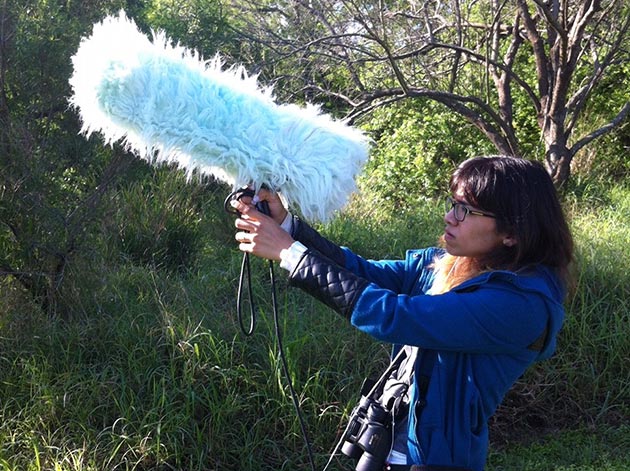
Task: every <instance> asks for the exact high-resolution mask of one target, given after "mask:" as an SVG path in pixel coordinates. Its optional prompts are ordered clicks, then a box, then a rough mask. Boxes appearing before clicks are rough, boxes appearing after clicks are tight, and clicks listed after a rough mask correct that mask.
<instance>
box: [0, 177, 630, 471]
mask: <svg viewBox="0 0 630 471" xmlns="http://www.w3.org/2000/svg"><path fill="white" fill-rule="evenodd" d="M588 203H589V204H588V205H586V204H584V199H580V200H578V199H577V198H576V199H575V200H571V201H570V203H568V207H569V209H570V212H571V215H572V225H573V228H574V231H575V237H576V242H577V246H578V262H579V270H578V274H579V277H578V283H577V287H576V291H575V294H574V295H573V296H572V297H571V298H570V299H569V300H568V302H567V306H568V313H567V320H566V324H565V327H564V329H563V331H562V334H561V338H560V340H559V349H558V353H557V355H556V356H555V357H554V358H553V359H552V360H550V361H548V362H545V363H543V364H541V365H539V366H537V367H536V368H534V369H532V370H531V371H530V372H529V373H528V374H527V375H526V377H525V378H523V379H522V380H521V381H520V382H519V383H518V384H517V385H516V387H515V388H514V390H513V391H512V392H511V393H510V395H509V396H508V398H507V400H506V403H505V404H504V406H503V407H502V408H501V410H500V411H499V413H498V416H497V418H496V419H495V421H494V422H493V424H492V439H493V447H492V451H491V455H490V459H489V465H488V471H499V470H501V471H503V470H516V469H519V470H520V469H523V470H528V471H536V470H554V471H568V470H571V471H591V470H598V471H599V470H603V471H622V470H628V469H630V462H629V458H628V456H630V438H629V437H630V429H628V427H627V425H623V424H624V423H627V419H628V417H629V412H630V410H629V408H628V404H629V403H630V400H629V396H630V390H629V388H630V384H629V382H630V381H629V379H628V378H630V370H629V368H630V367H629V365H630V361H629V360H630V340H629V336H628V335H627V334H628V325H629V322H628V321H629V317H628V316H629V314H628V313H629V312H630V306H629V305H628V303H629V301H628V299H630V292H629V290H630V275H629V274H628V273H627V267H629V266H630V252H629V251H628V250H627V247H628V246H630V240H629V238H630V235H629V232H630V231H628V223H627V221H626V218H625V217H624V215H627V214H628V211H629V210H630V191H628V190H627V189H623V188H613V189H611V190H610V191H608V192H607V193H606V195H605V197H602V199H601V200H598V205H599V206H598V207H597V208H596V209H597V210H593V209H592V203H593V202H592V201H590V200H589V201H588ZM206 210H207V208H206ZM440 218H441V215H440V214H439V209H436V208H434V207H431V206H429V205H428V206H426V207H418V208H417V209H416V210H415V211H414V212H413V213H407V214H404V215H400V214H386V213H383V212H382V211H381V210H377V209H375V208H370V209H366V208H361V207H360V205H359V203H355V205H354V206H353V208H352V210H351V211H349V212H348V213H346V214H344V215H342V216H341V217H339V218H337V219H336V220H335V221H334V222H333V223H331V224H329V225H328V226H326V227H324V228H323V230H324V231H325V232H326V233H327V234H329V235H330V236H331V238H333V239H335V240H339V241H343V242H344V243H345V244H347V245H349V246H351V247H352V248H353V249H355V250H357V251H358V252H360V253H362V254H365V255H367V256H370V257H377V256H380V257H400V256H402V255H403V254H404V250H405V249H406V248H410V247H417V246H422V245H426V244H429V243H431V242H432V241H433V240H435V238H436V237H437V235H438V234H439V231H440V229H441V224H440ZM218 220H219V221H221V218H220V217H219V218H218ZM214 222H216V218H215V219H214ZM426 228H431V231H427V230H426ZM199 230H200V232H201V233H202V232H204V228H200V229H199ZM231 231H232V228H231V227H230V226H229V225H227V224H226V228H225V229H224V231H223V232H221V230H220V229H218V228H217V227H213V228H212V229H211V230H208V233H210V234H212V240H209V241H208V243H207V245H206V246H205V247H203V248H201V249H200V250H199V255H198V261H197V263H196V264H194V266H193V267H191V269H190V270H189V271H187V272H183V271H173V270H165V269H155V268H151V266H150V265H149V266H143V265H138V264H137V261H136V262H135V264H134V262H132V261H131V260H130V259H129V258H122V259H117V258H116V257H115V256H114V254H113V253H110V254H109V255H108V257H107V258H106V259H105V260H102V261H99V262H98V263H95V264H93V265H92V266H91V267H90V268H91V272H90V273H91V274H90V276H86V273H87V272H83V271H81V270H84V269H85V268H80V267H81V266H82V265H80V264H76V265H75V271H76V272H75V273H72V272H69V273H68V275H67V276H68V277H69V279H72V280H75V281H74V283H75V286H76V290H77V292H78V293H79V295H78V296H77V298H76V299H77V300H79V301H77V302H78V303H79V305H78V307H77V309H76V313H75V315H74V316H73V317H72V318H68V319H61V318H48V317H45V316H43V315H42V314H41V312H40V311H39V310H38V308H37V307H36V305H35V304H34V303H32V302H30V301H29V299H28V298H27V297H26V295H25V294H24V293H23V292H22V291H20V290H19V288H18V287H17V286H16V284H15V283H12V282H11V281H10V280H7V279H4V281H2V282H0V283H1V284H0V470H1V471H31V470H54V471H78V470H82V471H88V470H89V471H92V470H94V471H97V470H98V471H103V470H108V471H109V470H199V471H209V470H215V469H225V470H248V471H257V470H296V469H309V466H308V460H307V453H306V448H305V445H304V443H303V440H302V437H301V432H300V426H299V422H298V420H297V417H296V413H295V410H294V408H293V404H292V402H291V398H290V394H289V389H288V384H287V379H286V378H285V377H284V374H283V372H282V369H281V367H280V360H279V357H278V350H277V345H276V337H275V327H274V323H273V319H272V317H271V314H270V302H269V300H270V294H269V289H268V283H267V280H266V265H265V264H262V263H258V262H257V261H254V266H253V271H254V290H255V296H256V305H257V306H258V312H257V314H258V326H257V328H256V331H255V333H254V335H253V336H251V337H245V336H244V335H243V334H242V333H241V332H240V330H239V326H238V322H237V319H236V316H235V293H236V280H237V277H238V271H239V268H240V255H239V254H238V253H236V251H235V250H233V249H232V247H230V246H228V247H227V248H226V247H225V245H227V244H229V243H231V236H230V233H231ZM217 237H218V239H217ZM216 240H219V241H220V242H221V244H223V245H221V246H217V245H216ZM83 266H84V267H85V265H83ZM276 271H277V273H278V278H279V281H278V283H279V287H278V293H279V301H280V302H279V305H280V315H279V319H280V331H281V332H282V335H283V343H284V350H285V352H286V355H287V361H288V364H289V369H290V372H291V380H292V382H293V384H294V386H295V389H296V391H297V393H298V395H299V398H300V405H301V410H302V411H303V415H304V418H305V420H306V426H307V430H308V433H309V436H310V439H311V442H312V448H313V451H314V454H315V460H316V463H317V465H318V467H319V469H321V468H323V466H324V464H325V462H326V460H327V458H328V455H329V453H330V451H331V450H332V448H333V446H334V445H335V442H336V440H337V438H338V434H339V432H340V428H341V427H343V426H344V425H345V419H346V417H347V414H348V412H349V411H350V409H351V408H352V406H353V405H354V403H355V401H356V400H357V394H358V390H359V387H360V384H361V382H362V380H363V378H364V377H365V376H368V375H370V374H377V373H378V372H379V371H380V370H381V369H382V368H383V367H384V365H385V363H386V361H387V354H388V347H387V346H386V345H382V344H379V343H376V342H374V341H372V340H371V339H369V338H368V337H367V336H365V335H364V334H361V333H359V332H357V331H355V330H354V329H352V328H351V327H350V326H349V325H347V323H346V322H345V321H344V320H342V319H341V318H339V317H338V316H336V315H334V314H333V313H331V312H330V311H329V310H328V309H326V308H325V307H323V306H322V305H321V304H319V303H317V302H316V301H314V300H312V299H311V298H309V297H308V296H306V295H303V294H302V293H300V292H298V291H296V290H290V289H287V288H286V283H285V281H284V277H283V276H282V273H280V269H279V268H278V269H277V270H276ZM82 278H85V280H86V282H88V281H89V289H83V290H80V289H79V288H80V283H79V281H81V280H82ZM550 430H553V433H552V432H549V431H550ZM523 437H526V439H523ZM333 469H337V470H341V469H352V468H351V466H350V463H348V462H347V461H344V460H341V461H339V462H337V463H336V464H335V466H334V467H333Z"/></svg>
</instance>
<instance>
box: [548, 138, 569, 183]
mask: <svg viewBox="0 0 630 471" xmlns="http://www.w3.org/2000/svg"><path fill="white" fill-rule="evenodd" d="M571 159H572V155H571V151H570V150H569V149H568V148H567V147H566V145H563V146H561V145H552V146H550V147H549V149H548V150H547V152H546V154H545V167H546V168H547V171H548V172H549V175H551V179H552V180H553V183H554V185H555V186H556V188H562V187H563V186H564V185H565V184H566V183H567V182H568V181H569V177H570V175H571Z"/></svg>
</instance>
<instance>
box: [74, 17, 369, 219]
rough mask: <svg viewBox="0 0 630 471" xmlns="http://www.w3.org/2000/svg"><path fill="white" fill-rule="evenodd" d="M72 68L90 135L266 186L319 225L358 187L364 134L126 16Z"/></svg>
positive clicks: (240, 182)
mask: <svg viewBox="0 0 630 471" xmlns="http://www.w3.org/2000/svg"><path fill="white" fill-rule="evenodd" d="M72 63H73V67H74V71H73V75H72V77H71V79H70V85H71V87H72V91H73V95H72V96H71V97H70V103H71V104H72V105H73V106H74V107H75V108H76V109H77V110H78V112H79V114H80V117H81V119H82V123H83V127H82V133H84V134H86V135H87V136H89V135H90V134H92V133H93V132H98V133H100V134H101V135H102V136H103V138H104V140H105V142H106V143H108V144H112V143H113V142H116V141H119V140H120V141H122V142H123V143H124V145H125V146H126V148H127V149H129V150H131V151H132V152H134V153H135V154H136V155H138V156H140V157H142V158H144V159H147V160H148V161H149V162H151V163H156V162H177V163H178V165H179V166H180V167H182V168H185V169H186V171H187V172H188V173H192V172H193V171H198V172H200V173H202V174H207V175H212V176H214V177H215V178H218V179H219V180H222V181H224V182H227V183H228V184H230V185H232V186H233V188H239V187H242V186H246V185H252V186H254V187H255V188H260V187H261V186H262V185H266V186H267V187H269V188H271V189H272V190H275V191H279V192H280V193H281V195H282V197H283V198H284V200H285V202H286V203H287V204H288V205H289V206H290V207H292V208H293V209H296V210H298V211H299V212H301V214H302V215H303V216H304V217H305V218H306V219H310V220H320V221H325V220H327V219H330V217H331V216H332V214H333V213H334V212H335V211H336V210H338V209H341V208H342V207H343V206H344V205H345V204H346V202H347V200H348V197H349V195H350V194H351V193H352V192H353V191H355V189H356V184H355V178H356V176H357V175H358V174H359V173H360V172H361V171H362V169H363V166H364V164H365V162H366V160H367V156H368V152H369V141H368V139H367V137H366V136H365V135H364V134H363V133H362V132H361V131H359V130H358V129H356V128H353V127H351V126H348V125H347V124H346V123H344V122H342V121H338V120H334V119H332V118H331V117H330V116H328V115H325V114H323V113H321V112H320V110H319V109H318V108H317V107H316V106H312V105H307V106H306V107H300V106H297V105H290V104H289V105H284V104H277V103H276V102H275V99H274V97H273V94H272V90H271V89H270V88H264V87H261V86H259V84H258V83H257V79H256V77H252V76H249V75H248V74H247V72H246V71H245V70H244V68H243V67H232V68H228V69H224V68H223V64H222V61H221V59H220V58H219V57H218V56H217V57H215V58H214V59H212V60H210V61H204V60H203V59H202V58H201V57H199V55H198V54H197V53H196V52H195V51H192V50H189V49H186V48H184V47H182V46H179V45H174V44H172V43H171V41H169V39H168V38H167V37H166V35H165V34H164V33H163V32H154V33H153V35H152V40H150V39H149V38H148V37H147V36H145V35H144V34H142V33H141V32H140V31H139V29H138V28H137V26H136V25H135V23H134V22H133V21H132V20H130V19H128V18H127V17H126V15H125V13H124V12H120V13H119V15H118V16H110V17H107V18H105V19H104V20H103V21H102V22H100V23H97V24H95V25H94V29H93V32H92V35H91V36H89V37H86V38H83V39H82V40H81V43H80V46H79V49H78V51H77V53H76V54H75V55H74V56H73V57H72Z"/></svg>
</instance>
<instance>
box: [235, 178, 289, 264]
mask: <svg viewBox="0 0 630 471" xmlns="http://www.w3.org/2000/svg"><path fill="white" fill-rule="evenodd" d="M263 191H264V190H261V192H260V193H259V198H260V199H264V200H265V201H267V202H268V203H269V210H270V212H271V214H272V216H273V217H270V216H267V215H265V214H263V213H261V212H260V211H258V210H257V209H256V207H255V206H254V205H253V204H251V203H249V204H248V203H247V202H245V201H238V200H233V201H232V203H231V204H232V206H233V207H234V209H236V210H237V211H238V212H239V213H240V214H241V216H240V217H239V218H238V219H237V220H236V222H235V223H234V224H235V226H236V227H237V229H239V230H240V231H239V232H237V233H236V236H235V239H236V241H237V242H238V243H239V246H238V248H239V250H241V251H242V252H247V253H251V254H253V255H256V256H258V257H262V258H267V259H269V260H276V261H278V260H280V252H281V251H282V250H284V249H288V248H289V247H291V244H293V242H294V240H293V238H292V237H291V236H290V235H289V234H288V233H287V232H286V231H285V230H284V229H282V227H280V223H281V222H282V221H283V220H284V218H285V217H286V215H287V210H286V209H285V208H284V206H283V205H282V202H281V201H280V198H278V196H277V195H274V194H272V193H271V192H266V193H267V194H263ZM280 208H281V209H280ZM283 212H284V214H283Z"/></svg>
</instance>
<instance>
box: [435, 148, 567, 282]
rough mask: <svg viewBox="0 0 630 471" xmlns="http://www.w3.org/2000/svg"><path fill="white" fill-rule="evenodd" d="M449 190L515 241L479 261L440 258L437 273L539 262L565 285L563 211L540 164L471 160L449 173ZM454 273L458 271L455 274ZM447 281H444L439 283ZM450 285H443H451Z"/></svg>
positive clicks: (512, 267)
mask: <svg viewBox="0 0 630 471" xmlns="http://www.w3.org/2000/svg"><path fill="white" fill-rule="evenodd" d="M449 186H450V190H451V192H453V193H461V194H463V196H464V198H465V199H466V201H467V202H468V203H470V204H471V205H472V206H475V207H477V208H479V209H481V210H484V211H488V212H491V213H493V214H495V215H496V216H497V219H496V221H497V231H499V232H505V233H507V234H509V235H510V236H512V237H514V238H515V239H516V240H517V243H516V244H515V245H514V246H512V247H508V246H501V247H499V248H498V249H497V250H495V251H493V252H492V253H489V254H488V255H487V256H485V257H483V259H476V260H470V259H469V260H461V259H462V257H456V258H457V259H459V260H456V261H455V260H454V261H448V259H447V260H443V261H442V262H441V263H440V265H445V264H447V265H449V266H448V267H446V266H442V267H441V269H440V272H442V273H441V275H442V277H445V276H447V273H445V271H446V270H448V271H449V272H451V275H449V276H448V278H452V277H453V276H454V277H455V278H459V277H462V276H465V275H464V273H466V272H468V274H469V276H468V277H470V276H474V274H476V273H479V272H481V271H487V270H513V271H516V270H519V269H521V268H524V267H527V266H530V265H535V264H543V265H547V266H549V267H551V268H552V269H554V270H555V271H556V273H557V274H558V276H559V277H560V278H561V280H562V281H563V283H564V284H565V287H568V285H569V284H570V280H569V278H570V276H569V266H570V264H571V262H572V260H573V238H572V236H571V232H570V230H569V225H568V224H567V221H566V219H565V216H564V213H563V211H562V206H561V204H560V200H559V198H558V194H557V191H556V188H555V187H554V185H553V182H552V180H551V177H550V176H549V174H548V173H547V171H546V170H545V168H544V166H543V165H542V164H541V163H540V162H536V161H532V160H527V159H523V158H518V157H509V156H501V155H495V156H488V157H475V158H473V159H469V160H466V161H465V162H463V163H462V164H461V165H460V166H459V167H458V168H457V169H456V170H455V172H454V173H453V175H452V176H451V180H450V185H449ZM457 273H460V275H459V276H457ZM443 281H444V282H446V280H443ZM453 281H455V279H453V280H451V282H448V283H447V284H448V286H449V287H452V286H453Z"/></svg>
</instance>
